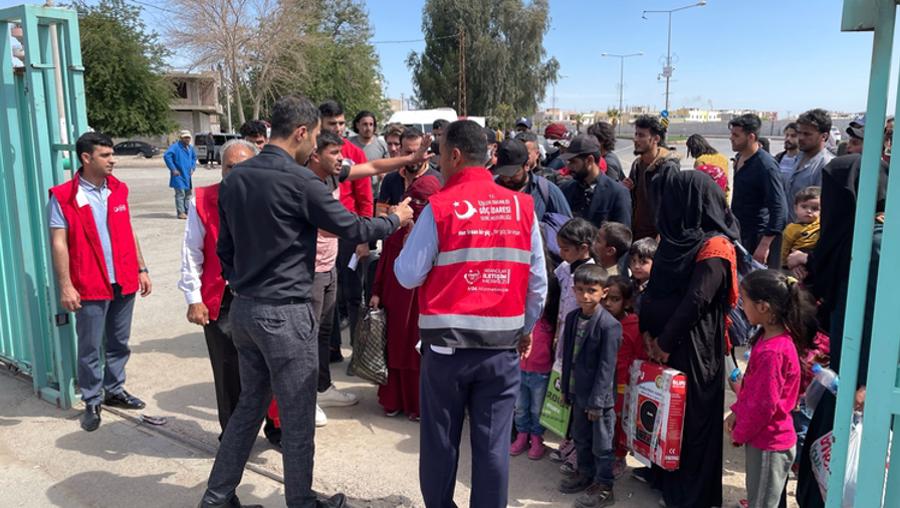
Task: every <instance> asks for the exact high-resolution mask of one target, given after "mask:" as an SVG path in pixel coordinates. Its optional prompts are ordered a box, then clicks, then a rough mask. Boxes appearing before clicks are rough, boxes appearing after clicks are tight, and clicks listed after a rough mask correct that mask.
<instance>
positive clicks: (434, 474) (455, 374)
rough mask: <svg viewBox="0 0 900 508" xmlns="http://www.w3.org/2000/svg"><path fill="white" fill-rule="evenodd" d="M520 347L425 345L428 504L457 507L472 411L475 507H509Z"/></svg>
mask: <svg viewBox="0 0 900 508" xmlns="http://www.w3.org/2000/svg"><path fill="white" fill-rule="evenodd" d="M519 379H520V376H519V355H518V353H516V351H515V350H487V349H457V350H456V351H455V353H454V354H452V355H442V354H439V353H435V352H434V351H431V349H430V348H429V347H428V346H425V345H423V346H422V369H421V376H420V380H421V381H420V382H421V389H420V395H419V396H420V399H421V411H422V422H421V432H420V450H419V486H420V487H421V489H422V497H423V499H424V500H425V506H427V507H428V508H451V507H455V506H456V505H455V504H454V503H453V491H454V490H455V488H456V471H457V466H458V463H459V441H460V436H461V434H462V426H463V419H464V416H465V414H466V413H468V414H469V424H470V436H471V446H472V483H471V486H472V490H471V495H470V498H469V506H471V507H472V508H504V507H506V505H507V498H508V496H509V494H508V487H509V435H510V432H511V431H512V420H513V409H514V407H515V402H516V396H517V395H518V393H519Z"/></svg>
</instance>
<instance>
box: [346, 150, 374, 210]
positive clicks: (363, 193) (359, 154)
mask: <svg viewBox="0 0 900 508" xmlns="http://www.w3.org/2000/svg"><path fill="white" fill-rule="evenodd" d="M341 155H342V156H343V157H344V160H349V161H350V162H351V163H353V164H362V163H363V162H368V160H367V159H366V152H363V151H362V148H359V147H358V146H356V145H354V144H353V143H351V142H350V141H348V140H346V139H345V140H344V146H343V147H342V148H341ZM340 189H341V198H340V200H341V204H343V205H344V206H345V207H346V208H347V210H350V212H351V213H355V214H356V215H359V216H360V217H371V216H372V214H373V213H374V209H373V207H374V203H375V199H374V197H373V196H372V179H371V178H360V179H359V180H344V181H343V182H341V184H340Z"/></svg>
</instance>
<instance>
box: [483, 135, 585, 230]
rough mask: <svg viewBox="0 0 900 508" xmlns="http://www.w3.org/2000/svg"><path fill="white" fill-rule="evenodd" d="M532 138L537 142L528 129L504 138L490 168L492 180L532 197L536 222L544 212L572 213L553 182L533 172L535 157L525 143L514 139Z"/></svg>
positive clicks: (567, 214) (566, 214)
mask: <svg viewBox="0 0 900 508" xmlns="http://www.w3.org/2000/svg"><path fill="white" fill-rule="evenodd" d="M519 137H525V138H526V139H531V138H534V140H533V141H532V142H531V144H532V145H533V146H535V147H536V145H537V137H536V136H535V135H534V134H532V133H530V132H523V133H520V134H519V136H517V137H516V139H507V140H506V141H503V142H502V143H500V145H499V146H498V148H497V164H496V165H495V166H494V168H493V173H494V176H495V177H496V178H495V180H494V181H495V182H496V183H497V184H498V185H500V186H501V187H506V188H507V189H509V190H514V191H517V192H522V193H525V194H528V195H530V196H531V199H532V200H534V214H535V216H537V220H538V221H539V222H540V221H541V220H543V218H544V214H546V213H557V214H560V215H565V216H566V217H571V216H572V210H570V209H569V204H568V203H567V202H566V197H565V196H563V193H562V191H560V190H559V187H557V186H556V185H555V184H554V183H552V182H550V181H548V180H547V179H546V178H544V177H543V176H540V175H538V174H536V173H535V172H534V166H533V165H532V164H535V165H536V163H535V162H534V161H535V160H536V159H537V158H538V156H537V155H536V154H534V153H533V152H532V151H531V149H530V147H529V146H528V144H529V143H523V142H522V141H520V140H519V139H518V138H519Z"/></svg>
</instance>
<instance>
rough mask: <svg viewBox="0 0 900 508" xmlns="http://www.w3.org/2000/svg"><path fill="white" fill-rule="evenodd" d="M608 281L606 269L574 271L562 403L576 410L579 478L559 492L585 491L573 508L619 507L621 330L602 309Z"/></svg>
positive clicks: (574, 426)
mask: <svg viewBox="0 0 900 508" xmlns="http://www.w3.org/2000/svg"><path fill="white" fill-rule="evenodd" d="M608 278H609V276H608V275H607V273H606V270H604V269H603V268H602V267H600V266H598V265H596V264H593V265H582V266H580V267H579V268H578V269H577V270H576V271H575V276H574V283H575V289H574V293H575V299H576V300H577V302H578V309H576V310H573V311H572V312H570V313H569V315H567V316H566V335H565V339H564V340H563V344H564V345H565V351H564V352H563V367H562V377H561V378H560V383H561V387H562V391H563V394H564V395H563V398H564V399H565V401H566V402H567V403H571V404H572V406H573V407H572V439H573V440H574V441H575V449H576V452H577V457H578V467H577V469H576V471H575V473H574V474H572V475H569V476H567V477H566V478H564V479H563V480H562V481H561V482H560V484H559V490H560V492H563V493H567V494H573V493H576V492H582V491H584V494H582V495H581V496H579V497H578V499H576V500H575V504H574V506H576V507H582V506H590V507H592V508H600V507H603V506H610V505H612V504H614V503H615V496H614V495H613V484H614V483H615V476H614V475H613V462H614V460H615V459H614V453H613V448H614V444H613V436H614V434H615V426H616V411H615V409H614V406H615V399H616V397H615V393H616V379H615V378H616V358H617V355H618V353H619V345H620V344H621V342H622V325H621V324H620V323H619V321H618V320H617V319H616V318H614V317H613V316H612V314H610V313H609V312H607V311H606V309H604V308H603V305H602V304H601V302H602V300H603V298H604V297H606V294H607V287H606V286H607V279H608Z"/></svg>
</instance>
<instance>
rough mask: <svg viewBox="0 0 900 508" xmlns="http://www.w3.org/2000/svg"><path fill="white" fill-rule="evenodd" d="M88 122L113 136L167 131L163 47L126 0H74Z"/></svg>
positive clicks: (169, 123)
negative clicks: (93, 0) (88, 0)
mask: <svg viewBox="0 0 900 508" xmlns="http://www.w3.org/2000/svg"><path fill="white" fill-rule="evenodd" d="M71 7H72V8H74V9H75V10H76V11H78V17H79V27H80V30H81V57H82V60H83V62H84V68H85V72H84V89H85V96H86V100H87V116H88V123H89V124H90V126H91V127H92V128H94V129H95V130H98V131H100V132H103V133H105V134H108V135H110V136H115V137H131V136H136V135H148V136H149V135H156V134H163V133H166V132H169V131H170V130H172V129H173V128H174V124H173V123H172V121H171V120H170V118H169V101H170V100H171V98H172V97H173V95H174V90H173V88H172V85H171V84H170V83H169V82H168V81H167V80H166V79H165V77H163V75H162V73H163V70H164V68H165V65H164V63H163V62H164V59H165V57H166V56H167V51H166V49H165V48H164V47H163V46H162V45H161V44H160V43H159V42H158V36H157V34H156V33H153V32H148V31H147V28H146V27H145V26H144V24H143V23H142V22H141V18H140V15H141V9H140V8H139V7H135V6H132V5H130V4H127V3H125V2H124V0H100V2H99V3H97V4H96V5H88V4H87V3H86V2H85V1H84V0H76V1H75V3H73V4H72V5H71Z"/></svg>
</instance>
